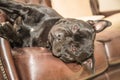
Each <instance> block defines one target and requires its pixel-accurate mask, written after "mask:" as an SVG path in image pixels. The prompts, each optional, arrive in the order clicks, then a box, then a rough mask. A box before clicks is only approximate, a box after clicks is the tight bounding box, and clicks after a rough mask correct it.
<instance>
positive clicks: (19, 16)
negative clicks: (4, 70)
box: [0, 0, 111, 72]
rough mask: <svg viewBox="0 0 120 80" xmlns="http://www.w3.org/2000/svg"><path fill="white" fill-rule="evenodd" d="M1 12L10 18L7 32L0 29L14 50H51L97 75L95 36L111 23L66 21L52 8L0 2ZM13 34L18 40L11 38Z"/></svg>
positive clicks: (103, 21) (2, 0) (54, 53)
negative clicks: (38, 48) (15, 48)
mask: <svg viewBox="0 0 120 80" xmlns="http://www.w3.org/2000/svg"><path fill="white" fill-rule="evenodd" d="M0 9H2V10H3V11H5V13H6V14H8V16H7V17H8V20H9V22H10V23H11V24H12V27H11V26H9V25H7V26H6V28H3V26H4V25H0V33H1V35H3V34H4V35H3V36H5V37H6V38H8V40H9V42H10V43H11V46H12V47H13V48H14V47H31V46H32V47H33V46H39V47H46V46H48V47H50V49H51V51H52V53H53V55H54V56H56V57H58V58H60V59H61V60H62V61H64V62H77V63H79V64H81V65H85V66H86V67H87V68H88V69H89V70H91V72H94V64H95V61H94V54H93V53H94V39H95V35H96V33H98V32H101V31H102V30H104V29H105V28H106V27H108V26H110V25H111V23H110V22H109V21H106V20H96V21H92V20H89V21H87V22H85V21H82V20H77V19H72V18H63V17H62V16H61V15H59V14H58V13H57V12H56V11H55V10H53V9H51V8H48V7H44V6H35V5H34V6H33V5H27V4H26V5H25V4H22V3H16V2H14V1H10V0H8V1H7V0H0ZM11 28H12V29H11ZM8 29H11V33H10V34H8V33H7V32H6V30H8ZM12 34H13V35H15V36H14V37H11V36H12ZM16 40H17V41H16Z"/></svg>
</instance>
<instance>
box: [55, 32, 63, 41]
mask: <svg viewBox="0 0 120 80" xmlns="http://www.w3.org/2000/svg"><path fill="white" fill-rule="evenodd" d="M56 37H57V40H59V41H60V40H62V39H63V37H64V35H63V34H62V33H58V34H56Z"/></svg>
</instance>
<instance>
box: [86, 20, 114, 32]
mask: <svg viewBox="0 0 120 80" xmlns="http://www.w3.org/2000/svg"><path fill="white" fill-rule="evenodd" d="M87 22H88V23H89V24H90V25H92V26H93V27H94V29H95V31H96V33H98V32H101V31H103V30H104V29H105V28H106V27H109V26H111V25H112V23H111V22H110V21H107V20H95V21H93V20H88V21H87Z"/></svg>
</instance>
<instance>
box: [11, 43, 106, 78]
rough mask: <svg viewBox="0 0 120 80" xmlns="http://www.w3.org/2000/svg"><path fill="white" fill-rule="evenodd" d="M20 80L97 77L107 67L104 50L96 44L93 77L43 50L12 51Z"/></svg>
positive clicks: (78, 67) (24, 49)
mask: <svg viewBox="0 0 120 80" xmlns="http://www.w3.org/2000/svg"><path fill="white" fill-rule="evenodd" d="M12 53H13V57H14V61H15V66H16V68H17V71H18V73H19V74H18V75H19V77H20V80H72V79H73V80H75V79H76V80H78V79H86V78H89V77H92V76H95V75H98V74H100V73H102V72H103V71H105V70H106V69H107V67H108V63H107V59H106V56H105V50H104V47H103V45H102V44H101V43H99V42H96V48H95V61H96V63H95V68H96V72H95V74H94V75H92V74H89V73H88V71H87V70H85V69H84V68H82V67H81V66H80V65H79V64H76V63H66V64H65V63H64V62H62V61H61V60H60V59H58V58H56V57H54V56H52V54H51V52H49V51H48V50H47V49H45V48H38V47H34V48H22V49H16V50H12Z"/></svg>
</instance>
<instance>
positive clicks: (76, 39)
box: [74, 34, 85, 41]
mask: <svg viewBox="0 0 120 80" xmlns="http://www.w3.org/2000/svg"><path fill="white" fill-rule="evenodd" d="M84 37H85V35H83V34H75V35H74V40H75V41H81V40H82V39H83V38H84Z"/></svg>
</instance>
